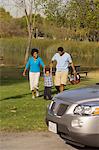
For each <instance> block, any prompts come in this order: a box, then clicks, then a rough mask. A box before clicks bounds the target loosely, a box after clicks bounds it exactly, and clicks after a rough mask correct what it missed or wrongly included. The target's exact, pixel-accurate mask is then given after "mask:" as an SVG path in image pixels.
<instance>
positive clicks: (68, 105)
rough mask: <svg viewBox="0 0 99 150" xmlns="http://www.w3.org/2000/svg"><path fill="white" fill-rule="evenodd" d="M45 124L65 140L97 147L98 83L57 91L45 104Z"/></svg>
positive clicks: (98, 141) (98, 134)
mask: <svg viewBox="0 0 99 150" xmlns="http://www.w3.org/2000/svg"><path fill="white" fill-rule="evenodd" d="M46 123H47V125H48V129H49V130H50V131H52V132H54V133H57V134H59V135H60V137H61V138H63V139H65V140H66V141H67V142H69V143H72V144H77V145H79V146H92V147H99V85H95V86H91V87H87V88H80V89H76V90H68V91H67V90H66V91H64V92H61V93H59V94H57V95H56V96H55V97H54V98H53V101H52V102H51V104H50V105H49V106H48V109H47V115H46Z"/></svg>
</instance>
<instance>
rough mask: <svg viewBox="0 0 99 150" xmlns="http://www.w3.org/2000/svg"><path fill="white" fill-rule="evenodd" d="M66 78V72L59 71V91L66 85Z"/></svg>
mask: <svg viewBox="0 0 99 150" xmlns="http://www.w3.org/2000/svg"><path fill="white" fill-rule="evenodd" d="M67 79H68V72H66V71H62V72H61V84H60V92H62V91H64V85H66V83H67Z"/></svg>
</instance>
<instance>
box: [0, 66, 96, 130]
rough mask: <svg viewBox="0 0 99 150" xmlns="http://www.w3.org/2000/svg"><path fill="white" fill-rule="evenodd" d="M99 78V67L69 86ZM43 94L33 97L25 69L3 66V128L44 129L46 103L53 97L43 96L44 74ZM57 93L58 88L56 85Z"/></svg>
mask: <svg viewBox="0 0 99 150" xmlns="http://www.w3.org/2000/svg"><path fill="white" fill-rule="evenodd" d="M96 82H99V71H95V72H90V73H88V77H87V78H86V79H85V78H83V79H82V80H81V82H80V83H79V84H78V85H69V84H68V85H67V86H66V87H65V88H66V90H71V89H74V88H78V87H84V86H87V85H91V84H94V83H96ZM39 85H40V97H39V98H37V99H35V100H33V99H32V98H31V92H30V90H29V83H28V80H27V79H26V78H25V79H24V77H22V69H15V68H1V86H0V91H1V92H0V128H1V131H10V132H13V131H29V130H35V131H44V130H47V127H46V124H45V115H46V107H47V105H48V104H49V103H50V101H46V100H44V99H43V89H44V87H43V78H42V77H41V78H40V84H39ZM52 92H53V95H55V93H56V90H55V88H54V87H53V89H52Z"/></svg>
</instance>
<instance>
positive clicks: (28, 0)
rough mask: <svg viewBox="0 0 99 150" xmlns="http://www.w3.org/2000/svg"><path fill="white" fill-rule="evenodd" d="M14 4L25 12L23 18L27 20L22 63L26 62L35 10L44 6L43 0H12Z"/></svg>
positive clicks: (38, 10) (40, 9)
mask: <svg viewBox="0 0 99 150" xmlns="http://www.w3.org/2000/svg"><path fill="white" fill-rule="evenodd" d="M13 1H14V3H15V5H16V6H17V7H18V8H19V9H21V10H22V11H23V12H24V14H25V19H26V22H27V30H28V44H27V48H26V52H25V60H24V63H26V62H27V59H28V55H29V50H30V48H31V41H32V36H33V30H34V29H35V18H36V14H37V12H39V13H40V11H42V10H43V8H44V3H45V0H20V1H19V0H13Z"/></svg>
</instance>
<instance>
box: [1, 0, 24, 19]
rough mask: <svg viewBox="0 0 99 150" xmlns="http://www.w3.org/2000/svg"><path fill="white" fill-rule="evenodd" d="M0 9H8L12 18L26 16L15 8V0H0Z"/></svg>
mask: <svg viewBox="0 0 99 150" xmlns="http://www.w3.org/2000/svg"><path fill="white" fill-rule="evenodd" d="M0 7H3V8H5V9H6V11H8V12H10V14H11V16H13V17H15V18H17V17H21V16H23V15H24V13H23V12H22V11H21V10H20V9H18V8H17V7H15V5H14V3H13V0H0Z"/></svg>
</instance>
